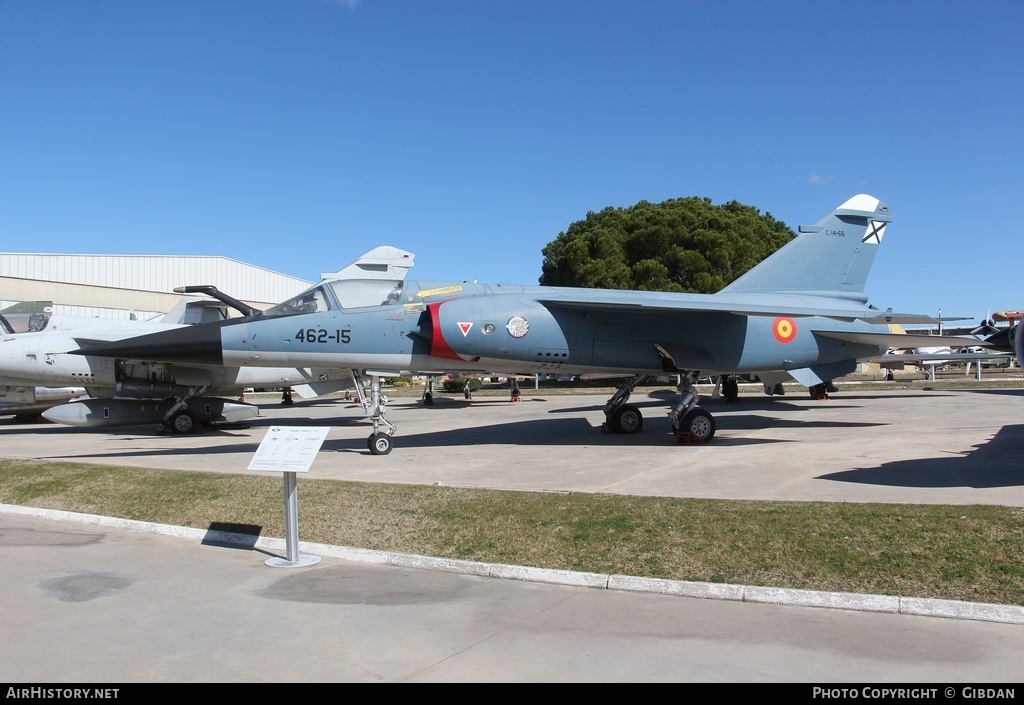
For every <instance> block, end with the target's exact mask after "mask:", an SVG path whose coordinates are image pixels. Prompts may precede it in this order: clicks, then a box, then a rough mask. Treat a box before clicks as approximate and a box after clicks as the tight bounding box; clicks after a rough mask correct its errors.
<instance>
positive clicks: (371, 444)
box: [366, 433, 391, 455]
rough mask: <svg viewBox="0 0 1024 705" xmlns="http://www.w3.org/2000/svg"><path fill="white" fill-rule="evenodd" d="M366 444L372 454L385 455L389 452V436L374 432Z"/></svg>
mask: <svg viewBox="0 0 1024 705" xmlns="http://www.w3.org/2000/svg"><path fill="white" fill-rule="evenodd" d="M366 445H367V447H368V448H369V449H370V452H371V453H373V454H374V455H387V454H388V453H390V452H391V436H389V435H388V434H386V433H375V434H373V435H372V436H370V438H369V439H368V440H367V441H366Z"/></svg>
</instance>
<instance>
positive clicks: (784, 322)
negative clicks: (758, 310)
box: [772, 318, 796, 343]
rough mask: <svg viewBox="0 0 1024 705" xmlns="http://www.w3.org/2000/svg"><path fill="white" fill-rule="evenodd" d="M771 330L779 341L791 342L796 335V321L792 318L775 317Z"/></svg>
mask: <svg viewBox="0 0 1024 705" xmlns="http://www.w3.org/2000/svg"><path fill="white" fill-rule="evenodd" d="M772 332H773V333H775V339H776V340H777V341H779V342H780V343H792V342H793V338H795V337H796V323H795V322H794V321H793V319H792V318H776V319H775V323H773V324H772Z"/></svg>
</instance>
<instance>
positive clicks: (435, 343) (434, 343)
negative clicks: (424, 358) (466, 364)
mask: <svg viewBox="0 0 1024 705" xmlns="http://www.w3.org/2000/svg"><path fill="white" fill-rule="evenodd" d="M443 303H444V301H438V302H436V303H432V304H428V305H427V308H428V309H429V310H430V356H431V357H446V358H448V359H449V360H461V359H462V358H461V357H459V355H458V353H456V352H455V351H454V350H452V346H451V345H449V344H448V341H447V340H445V339H444V334H443V333H441V319H440V316H439V315H438V310H439V309H440V308H441V304H443Z"/></svg>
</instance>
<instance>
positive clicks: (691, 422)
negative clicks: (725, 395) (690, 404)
mask: <svg viewBox="0 0 1024 705" xmlns="http://www.w3.org/2000/svg"><path fill="white" fill-rule="evenodd" d="M679 432H681V433H688V434H689V435H690V438H692V439H693V440H695V441H700V442H701V443H707V442H708V441H710V440H711V439H712V438H714V437H715V417H714V416H712V415H711V414H709V413H708V412H707V411H705V410H704V409H701V408H699V407H698V408H694V409H690V410H689V411H688V412H686V415H685V416H683V422H682V423H681V424H680V425H679Z"/></svg>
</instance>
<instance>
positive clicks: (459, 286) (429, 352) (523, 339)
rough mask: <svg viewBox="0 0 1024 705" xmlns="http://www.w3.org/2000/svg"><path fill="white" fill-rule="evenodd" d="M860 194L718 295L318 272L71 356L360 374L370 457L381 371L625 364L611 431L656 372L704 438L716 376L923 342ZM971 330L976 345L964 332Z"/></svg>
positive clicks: (622, 424)
mask: <svg viewBox="0 0 1024 705" xmlns="http://www.w3.org/2000/svg"><path fill="white" fill-rule="evenodd" d="M891 219H892V218H891V213H890V209H889V206H888V205H886V204H884V203H882V202H880V201H879V200H878V199H877V198H874V197H872V196H868V195H864V194H861V195H857V196H854V197H853V198H851V199H849V200H848V201H846V202H845V203H843V204H842V205H841V206H839V207H838V208H837V209H836V210H834V211H833V212H832V213H830V214H829V215H827V216H826V217H824V218H823V219H822V220H820V221H819V222H818V223H816V224H815V225H811V226H801V227H800V228H799V235H798V236H797V237H796V238H794V239H793V240H792V241H790V242H789V243H787V244H786V245H785V246H784V247H782V248H780V249H779V250H778V251H776V252H775V253H774V254H772V255H771V256H769V257H768V258H766V259H765V260H764V261H762V262H761V263H760V264H758V265H757V266H756V267H754V268H753V269H751V270H750V271H748V272H747V273H745V274H744V275H742V276H741V277H739V278H738V279H736V280H735V281H734V282H732V283H731V284H729V285H728V286H727V287H725V288H724V289H722V290H721V291H719V292H717V293H715V294H679V293H664V292H651V291H617V290H601V289H579V288H560V287H543V286H506V285H488V284H477V283H467V282H451V283H437V282H417V281H388V280H385V279H377V280H365V279H358V278H352V279H345V280H338V281H331V282H324V283H322V284H320V285H317V286H315V287H313V288H311V289H309V290H308V291H306V292H303V293H302V294H300V295H299V296H297V297H295V298H293V299H290V300H288V301H285V302H283V303H281V304H278V305H277V306H275V307H273V308H270V309H268V310H266V311H264V312H262V313H259V314H256V315H253V316H247V317H243V318H236V319H232V320H229V321H222V322H219V323H214V324H208V325H200V326H193V327H190V328H188V329H183V330H174V331H166V332H162V333H155V334H152V335H147V336H142V337H138V338H133V339H130V340H122V341H118V342H112V343H108V344H98V345H94V346H92V347H90V348H89V349H88V350H84V351H82V352H81V353H80V354H88V355H91V356H105V357H113V358H118V359H125V358H128V359H130V358H136V359H147V360H161V361H166V362H170V363H181V364H199V365H232V366H238V367H241V368H244V367H245V366H247V365H255V366H264V367H266V366H271V367H273V366H278V367H298V366H309V367H329V368H345V369H348V370H350V371H351V373H352V375H353V379H354V380H355V379H357V378H358V379H360V380H363V379H364V378H365V379H366V380H367V381H368V387H369V390H370V399H369V403H368V404H366V411H367V415H368V416H369V417H370V419H371V420H372V422H373V433H372V434H371V435H370V437H369V438H368V440H367V446H368V448H369V449H370V452H371V453H374V454H377V455H380V454H385V453H388V452H390V450H391V448H392V436H393V435H394V432H395V428H394V425H393V424H391V423H390V422H388V420H387V418H386V410H385V403H386V398H385V397H384V396H383V395H382V394H380V386H379V381H380V376H381V374H382V373H383V372H384V371H393V370H404V371H410V372H421V373H431V372H437V371H447V372H461V373H474V372H477V373H490V374H499V373H503V372H507V373H511V374H535V373H555V374H594V373H596V374H617V375H624V376H625V375H632V378H631V379H630V381H629V382H627V383H625V384H623V385H622V386H621V387H620V388H619V389H618V391H617V392H616V393H615V394H614V395H613V396H612V398H611V399H610V400H609V401H608V403H607V404H606V405H605V409H604V411H605V416H606V424H605V426H606V427H607V429H608V430H611V431H614V432H620V433H631V432H636V431H639V430H641V428H642V425H643V417H642V416H641V412H640V409H639V408H638V407H637V406H635V405H632V404H629V403H627V401H628V399H629V396H630V394H631V392H632V391H633V389H634V388H635V386H636V385H637V384H639V383H640V382H641V381H643V380H644V379H646V378H648V377H650V376H657V377H663V376H666V375H669V376H672V377H673V378H674V379H676V380H678V388H679V399H678V401H677V402H676V403H675V404H674V405H673V406H672V408H671V410H670V412H669V414H668V416H669V419H670V421H671V424H672V427H673V430H674V431H675V432H676V434H677V436H678V437H680V438H683V437H685V438H687V439H693V440H697V441H705V442H706V441H709V440H711V439H712V437H713V436H714V434H715V428H716V424H715V420H714V418H713V417H712V415H711V414H710V413H709V412H708V411H707V410H705V409H703V408H702V407H700V406H698V402H699V398H698V395H697V392H696V386H695V383H696V381H697V380H698V378H700V377H702V376H705V375H713V374H758V375H759V376H761V377H762V378H766V377H769V376H779V375H782V374H784V375H785V376H786V378H787V379H793V380H796V381H797V382H799V383H801V384H803V385H805V386H807V387H813V386H814V385H824V384H826V383H827V382H828V381H830V380H832V379H834V378H836V377H840V376H842V375H845V374H848V373H850V372H853V371H854V370H855V369H856V367H857V364H858V361H860V360H864V359H868V358H872V357H876V356H878V355H880V354H881V353H883V352H884V351H885V350H886V349H888V348H891V347H897V346H899V347H910V346H914V345H920V344H925V343H923V342H919V341H918V340H916V339H915V336H909V335H905V334H904V335H900V334H897V333H893V332H892V329H891V328H890V326H891V325H892V324H903V323H934V322H935V319H933V318H932V317H930V316H926V315H917V314H910V315H905V314H897V313H893V312H892V310H891V309H887V310H881V309H878V308H876V307H874V306H872V305H869V304H868V297H867V296H866V295H865V293H864V284H865V281H866V280H867V276H868V271H869V269H870V267H871V264H872V262H873V260H874V258H875V254H876V252H877V250H878V247H879V244H880V243H881V242H882V238H883V235H884V234H885V230H886V228H887V226H888V224H889V223H890V221H891ZM972 342H974V341H972Z"/></svg>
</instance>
